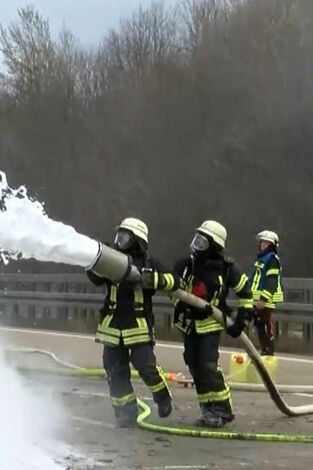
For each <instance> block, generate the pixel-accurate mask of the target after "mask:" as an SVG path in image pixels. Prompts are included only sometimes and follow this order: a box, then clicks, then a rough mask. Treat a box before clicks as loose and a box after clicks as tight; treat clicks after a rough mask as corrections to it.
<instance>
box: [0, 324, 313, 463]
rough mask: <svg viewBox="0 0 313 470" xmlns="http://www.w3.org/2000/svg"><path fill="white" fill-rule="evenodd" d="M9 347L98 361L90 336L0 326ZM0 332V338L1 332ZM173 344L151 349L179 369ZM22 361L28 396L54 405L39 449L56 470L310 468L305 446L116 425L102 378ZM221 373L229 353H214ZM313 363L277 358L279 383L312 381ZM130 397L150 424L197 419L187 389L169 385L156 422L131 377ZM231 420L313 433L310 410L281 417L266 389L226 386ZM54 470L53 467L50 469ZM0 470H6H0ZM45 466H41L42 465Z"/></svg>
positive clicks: (40, 359) (38, 357) (250, 428)
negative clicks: (50, 428)
mask: <svg viewBox="0 0 313 470" xmlns="http://www.w3.org/2000/svg"><path fill="white" fill-rule="evenodd" d="M4 333H5V337H6V340H7V343H9V344H10V345H13V346H14V347H34V348H35V347H37V348H38V347H40V348H44V349H46V350H48V351H52V352H54V353H56V354H57V356H58V357H60V358H62V359H63V360H67V361H71V362H73V363H76V364H80V365H88V366H94V367H95V366H99V365H101V362H100V361H101V349H100V348H99V347H98V346H96V345H95V344H94V343H93V341H92V338H90V337H80V336H79V335H66V334H65V335H63V336H62V335H57V334H50V333H47V332H46V333H45V332H41V333H36V332H30V331H28V332H26V331H25V332H23V331H16V332H14V331H5V332H4V330H2V332H1V334H0V340H1V341H3V335H4ZM1 335H2V337H1ZM181 353H182V351H181V348H180V347H179V345H175V344H174V345H171V344H169V345H167V344H160V345H159V346H158V348H157V354H158V357H159V359H160V362H161V364H162V366H163V368H164V369H166V370H169V369H172V370H185V366H184V364H183V361H182V357H181ZM23 361H24V366H27V367H26V368H27V369H28V372H27V373H26V381H27V384H28V386H29V387H31V390H32V391H33V394H34V395H35V396H37V395H38V396H41V395H45V394H46V393H47V392H49V393H52V395H53V400H54V402H56V403H57V404H58V407H59V408H60V409H61V410H62V413H61V415H62V419H60V420H59V421H58V422H57V426H56V429H55V431H54V441H51V442H47V445H46V446H45V447H46V449H48V451H49V453H50V454H51V455H52V456H53V459H54V461H55V462H56V463H58V464H59V465H60V468H62V469H66V470H100V469H112V470H145V469H146V470H204V469H218V470H219V469H220V470H224V469H225V470H226V469H227V470H228V469H231V470H237V469H242V468H246V469H253V470H261V469H262V470H263V469H264V468H269V469H270V470H276V469H277V470H278V469H286V470H298V469H299V470H300V469H303V468H307V469H309V468H311V467H312V455H313V444H301V443H296V444H291V443H265V442H248V441H235V440H216V439H208V438H191V437H179V436H170V435H167V434H157V433H152V432H148V431H144V430H140V429H138V428H134V429H130V430H129V429H119V428H117V427H116V424H115V421H114V417H113V414H112V410H111V406H110V400H109V396H108V389H107V385H106V381H105V380H104V379H90V378H85V379H81V378H73V377H65V376H58V375H51V374H41V373H38V372H35V370H36V369H47V370H50V371H52V369H53V368H58V367H59V366H56V365H55V362H54V361H53V360H52V359H51V357H49V356H44V355H42V354H24V353H19V354H17V353H16V355H15V362H16V363H17V364H21V363H22V362H23ZM221 362H222V365H223V366H224V367H225V369H226V371H227V365H228V363H229V351H225V352H223V353H222V354H221ZM312 372H313V361H312V359H310V358H300V357H297V358H293V357H285V358H282V359H280V364H279V377H280V380H279V381H280V382H282V383H293V384H300V383H303V384H305V383H306V384H312V383H313V373H312ZM134 385H135V388H136V392H137V395H138V396H139V397H140V398H142V399H143V400H145V401H146V402H147V403H148V404H149V405H150V406H152V409H153V413H152V416H151V418H149V420H151V421H152V422H155V423H159V424H162V425H168V426H192V425H193V422H194V420H195V419H196V418H197V417H198V413H199V411H198V405H197V402H196V397H195V391H194V389H193V388H191V387H188V388H184V387H182V386H180V385H177V384H172V385H171V389H172V392H173V396H174V403H175V406H174V411H173V414H172V415H171V416H170V417H169V418H167V419H164V420H160V419H159V418H158V417H157V416H156V412H155V408H154V405H153V403H152V401H151V397H150V394H149V391H148V390H147V388H146V387H145V386H144V385H143V384H142V383H141V382H140V381H134ZM232 396H233V405H234V410H235V414H236V419H235V421H234V422H233V423H231V425H229V426H228V427H227V429H228V430H230V431H236V432H267V433H277V432H278V433H284V434H285V433H290V434H313V415H312V416H306V417H299V418H289V417H286V416H284V415H282V414H281V412H280V411H279V410H278V409H277V408H276V406H275V405H274V404H273V403H272V401H271V399H270V398H269V396H268V394H267V393H258V392H254V393H252V392H239V391H233V393H232ZM284 396H285V399H286V401H287V403H288V404H289V405H307V404H313V395H312V394H307V393H300V394H286V395H284ZM58 468H59V467H58ZM0 470H12V469H11V468H10V469H9V468H8V469H0ZM42 470H45V469H42Z"/></svg>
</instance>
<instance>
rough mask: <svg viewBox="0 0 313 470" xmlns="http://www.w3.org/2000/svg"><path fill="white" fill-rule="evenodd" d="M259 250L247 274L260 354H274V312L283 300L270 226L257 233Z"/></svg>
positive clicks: (277, 240) (273, 235)
mask: <svg viewBox="0 0 313 470" xmlns="http://www.w3.org/2000/svg"><path fill="white" fill-rule="evenodd" d="M256 238H257V240H258V246H259V253H258V255H257V260H256V261H255V263H254V266H253V268H252V270H251V273H250V275H249V285H250V287H251V290H252V294H253V299H254V308H255V312H256V319H255V325H256V328H257V331H258V336H259V341H260V345H261V354H262V355H264V356H273V355H274V331H273V319H272V317H273V312H274V310H275V309H276V304H277V303H279V302H283V300H284V296H283V290H282V284H281V262H280V259H279V256H278V253H277V250H278V244H279V238H278V235H277V233H275V232H273V231H271V230H263V231H262V232H260V233H258V234H257V237H256Z"/></svg>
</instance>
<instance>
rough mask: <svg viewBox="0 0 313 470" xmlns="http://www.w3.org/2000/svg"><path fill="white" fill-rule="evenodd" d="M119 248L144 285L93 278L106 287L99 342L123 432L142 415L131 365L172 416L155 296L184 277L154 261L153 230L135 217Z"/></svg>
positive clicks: (120, 233) (120, 235)
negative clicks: (157, 339) (157, 345)
mask: <svg viewBox="0 0 313 470" xmlns="http://www.w3.org/2000/svg"><path fill="white" fill-rule="evenodd" d="M113 248H115V249H116V250H119V251H121V252H123V253H125V254H127V255H128V256H130V257H131V262H132V264H133V265H135V266H136V267H137V268H138V270H139V272H140V273H141V276H140V283H139V284H138V283H137V284H134V283H132V282H130V281H127V280H123V281H121V282H120V283H118V284H114V283H112V282H110V281H109V280H108V279H105V278H102V277H99V276H97V275H96V274H95V273H94V272H91V271H89V272H87V274H88V276H89V278H90V280H91V281H92V282H93V283H94V284H96V285H98V286H99V285H102V284H105V286H106V297H105V302H104V306H103V308H102V309H101V310H100V321H99V324H98V328H97V333H96V341H97V342H100V343H103V344H104V350H103V366H104V368H105V369H106V372H107V377H108V384H109V389H110V397H111V402H112V406H113V409H114V413H115V417H116V419H117V422H118V424H119V425H120V426H126V427H127V426H132V425H134V424H135V423H136V419H137V413H138V410H137V400H136V396H135V394H134V390H133V387H132V384H131V374H130V363H132V365H133V366H134V368H135V369H136V370H137V371H138V372H139V375H140V377H141V379H142V380H143V381H144V382H145V383H146V385H147V386H148V387H149V389H150V391H151V392H152V395H153V399H154V401H155V402H156V404H157V406H158V412H159V416H160V417H166V416H168V415H169V414H170V413H171V411H172V398H171V393H170V391H169V389H168V386H167V383H166V381H165V378H164V376H163V373H162V370H161V368H160V367H159V366H158V365H157V363H156V358H155V355H154V352H153V345H154V316H153V312H152V296H153V295H154V294H155V292H156V290H157V289H161V290H165V291H171V290H175V289H177V288H178V287H179V277H178V276H177V277H176V278H174V276H173V275H172V274H171V273H164V272H163V268H162V265H161V264H160V262H159V261H157V260H155V259H153V258H149V257H148V254H147V248H148V228H147V226H146V224H145V223H144V222H142V221H141V220H139V219H135V218H132V217H129V218H126V219H124V220H123V221H122V222H121V224H120V225H119V227H118V228H117V233H116V237H115V241H114V245H113Z"/></svg>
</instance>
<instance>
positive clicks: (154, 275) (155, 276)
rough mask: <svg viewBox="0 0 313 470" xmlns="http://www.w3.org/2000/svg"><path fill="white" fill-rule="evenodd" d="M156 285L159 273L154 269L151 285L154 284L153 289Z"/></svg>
mask: <svg viewBox="0 0 313 470" xmlns="http://www.w3.org/2000/svg"><path fill="white" fill-rule="evenodd" d="M158 285H159V274H158V273H157V272H156V271H154V273H153V286H154V289H155V290H156V289H157V288H158Z"/></svg>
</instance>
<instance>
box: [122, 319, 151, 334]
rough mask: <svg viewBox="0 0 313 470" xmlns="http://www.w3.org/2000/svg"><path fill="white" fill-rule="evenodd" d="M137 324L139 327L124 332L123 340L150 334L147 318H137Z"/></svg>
mask: <svg viewBox="0 0 313 470" xmlns="http://www.w3.org/2000/svg"><path fill="white" fill-rule="evenodd" d="M136 322H137V325H138V326H136V327H134V328H128V329H125V330H122V336H123V338H127V337H129V336H134V335H141V334H145V333H148V332H149V329H148V324H147V320H146V319H145V318H136Z"/></svg>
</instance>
